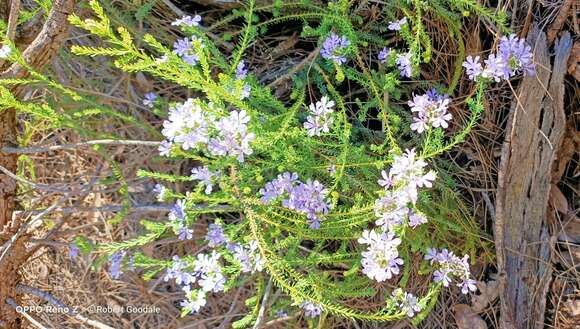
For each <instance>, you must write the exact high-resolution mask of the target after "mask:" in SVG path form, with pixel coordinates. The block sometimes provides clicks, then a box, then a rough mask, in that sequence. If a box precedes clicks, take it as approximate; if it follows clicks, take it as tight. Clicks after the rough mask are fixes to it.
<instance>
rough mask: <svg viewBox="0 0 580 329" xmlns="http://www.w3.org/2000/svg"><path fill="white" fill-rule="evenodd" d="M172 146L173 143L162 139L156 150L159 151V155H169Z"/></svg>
mask: <svg viewBox="0 0 580 329" xmlns="http://www.w3.org/2000/svg"><path fill="white" fill-rule="evenodd" d="M172 146H173V143H171V142H170V141H162V142H161V144H160V145H159V148H157V151H159V155H161V156H169V155H171V147H172Z"/></svg>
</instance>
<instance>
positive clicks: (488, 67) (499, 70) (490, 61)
mask: <svg viewBox="0 0 580 329" xmlns="http://www.w3.org/2000/svg"><path fill="white" fill-rule="evenodd" d="M484 62H485V69H484V70H483V72H482V73H481V76H482V77H484V78H492V79H494V80H495V82H499V81H500V80H501V79H502V78H503V77H504V76H505V72H506V71H505V70H506V63H505V62H504V60H503V58H502V57H496V56H495V55H494V54H491V55H489V57H488V58H487V59H486V60H485V61H484Z"/></svg>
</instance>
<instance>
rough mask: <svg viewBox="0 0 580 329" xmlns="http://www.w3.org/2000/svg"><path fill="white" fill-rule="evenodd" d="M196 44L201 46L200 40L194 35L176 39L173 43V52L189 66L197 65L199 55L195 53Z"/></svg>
mask: <svg viewBox="0 0 580 329" xmlns="http://www.w3.org/2000/svg"><path fill="white" fill-rule="evenodd" d="M196 46H198V47H200V46H201V40H199V39H198V38H197V37H195V36H191V37H190V38H183V39H178V40H177V41H175V43H174V44H173V53H174V54H175V55H177V56H179V57H181V59H182V60H183V61H184V62H186V63H187V64H189V65H191V66H195V65H197V63H198V62H199V56H198V55H197V54H196V50H195V48H196Z"/></svg>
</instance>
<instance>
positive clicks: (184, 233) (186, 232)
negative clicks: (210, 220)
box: [177, 226, 193, 241]
mask: <svg viewBox="0 0 580 329" xmlns="http://www.w3.org/2000/svg"><path fill="white" fill-rule="evenodd" d="M177 238H178V239H179V240H182V241H183V240H191V239H193V230H192V229H190V228H187V227H185V226H183V227H181V228H179V231H178V234H177Z"/></svg>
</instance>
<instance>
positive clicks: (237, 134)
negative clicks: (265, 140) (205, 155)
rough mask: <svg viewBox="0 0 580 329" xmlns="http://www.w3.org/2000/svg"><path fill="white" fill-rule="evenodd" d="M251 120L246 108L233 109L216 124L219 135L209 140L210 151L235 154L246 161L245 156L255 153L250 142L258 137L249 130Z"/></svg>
mask: <svg viewBox="0 0 580 329" xmlns="http://www.w3.org/2000/svg"><path fill="white" fill-rule="evenodd" d="M249 121H250V117H249V116H248V115H247V113H246V111H244V110H242V111H240V112H238V111H232V112H230V115H229V116H228V117H225V118H222V119H220V120H219V121H218V122H217V124H216V128H217V129H218V131H219V136H218V137H216V138H212V139H211V140H210V141H209V145H208V149H209V153H210V154H212V155H214V156H221V155H228V156H235V157H236V158H237V159H238V161H239V162H244V156H245V155H250V154H252V153H253V150H252V148H251V147H250V143H251V142H252V141H254V139H255V138H256V136H255V135H254V134H253V133H249V132H248V127H247V124H248V122H249Z"/></svg>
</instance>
